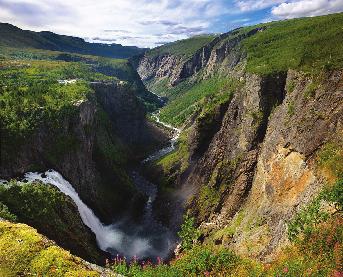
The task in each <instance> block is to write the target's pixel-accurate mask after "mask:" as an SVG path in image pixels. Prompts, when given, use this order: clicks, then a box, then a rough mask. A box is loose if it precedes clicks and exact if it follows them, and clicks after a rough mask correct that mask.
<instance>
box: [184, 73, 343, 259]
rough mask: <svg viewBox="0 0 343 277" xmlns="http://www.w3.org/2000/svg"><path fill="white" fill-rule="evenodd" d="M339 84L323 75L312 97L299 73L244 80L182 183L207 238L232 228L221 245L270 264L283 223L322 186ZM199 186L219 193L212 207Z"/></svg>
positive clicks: (336, 127)
mask: <svg viewBox="0 0 343 277" xmlns="http://www.w3.org/2000/svg"><path fill="white" fill-rule="evenodd" d="M286 77H287V79H286ZM266 78H267V79H266ZM342 80H343V72H342V71H336V72H331V73H327V74H326V75H325V76H324V77H322V78H321V82H320V83H319V84H318V86H317V88H316V89H315V91H313V92H312V94H311V96H309V95H307V93H306V92H307V89H308V87H309V86H310V85H311V83H312V82H313V81H312V80H311V79H310V78H308V77H306V76H305V75H304V74H302V73H299V72H294V71H289V72H288V73H287V74H281V75H279V76H277V77H275V76H274V77H258V76H250V77H248V78H247V79H246V83H247V84H246V86H245V87H244V88H243V89H242V91H240V92H239V93H237V94H236V96H235V97H234V99H233V100H232V102H231V103H230V105H229V108H228V110H227V112H226V115H225V117H224V120H223V123H222V126H221V129H220V130H219V132H218V133H217V134H216V135H215V136H214V138H213V140H212V141H211V144H210V146H209V148H208V150H207V152H206V153H205V154H204V156H203V157H202V158H201V159H200V160H199V161H198V162H197V164H196V167H195V169H194V171H193V172H192V173H191V176H190V177H189V178H188V180H187V182H186V184H187V185H188V184H189V185H194V184H195V185H196V186H197V187H198V188H199V193H198V195H196V196H195V197H194V201H191V202H190V204H189V207H188V208H189V209H190V210H191V211H193V213H194V215H196V216H197V218H198V219H199V223H202V227H203V228H204V229H206V232H207V233H211V232H212V234H213V233H215V232H216V230H220V229H223V228H225V227H230V226H231V227H232V226H233V225H234V228H235V233H234V235H233V236H232V237H231V238H228V237H222V238H221V240H219V243H223V244H224V245H226V246H227V247H231V248H234V249H235V250H236V251H237V252H238V253H240V254H244V255H249V256H253V257H258V258H263V259H267V260H268V259H270V258H272V257H273V255H274V254H275V253H276V252H277V251H278V250H279V248H280V246H281V245H284V243H285V242H286V241H287V239H286V222H287V221H288V220H289V219H290V218H291V217H292V216H293V215H294V214H295V213H296V211H297V210H299V209H300V208H301V207H303V206H304V205H306V204H307V203H308V202H309V201H310V200H311V199H312V198H313V197H314V196H315V195H317V193H318V192H319V190H320V189H321V188H322V186H323V185H324V183H325V180H324V178H323V176H321V174H320V173H319V172H318V171H317V170H316V153H317V151H318V150H319V149H320V148H321V146H322V145H324V144H325V143H326V142H329V141H335V140H339V139H340V138H341V135H342V132H343V128H342V117H343V83H342ZM287 84H292V87H293V89H292V91H291V90H287V89H285V88H286V87H287ZM283 97H285V98H284V99H283ZM258 111H262V113H261V114H260V116H257V115H255V114H254V113H255V112H258ZM216 184H218V185H219V187H216ZM204 187H210V188H214V191H219V192H220V197H219V201H217V202H216V203H215V205H212V206H206V201H205V202H204V203H203V206H201V205H199V195H201V193H202V191H203V190H204V189H203V188H204ZM203 209H205V210H206V213H204V212H203ZM205 222H207V223H205Z"/></svg>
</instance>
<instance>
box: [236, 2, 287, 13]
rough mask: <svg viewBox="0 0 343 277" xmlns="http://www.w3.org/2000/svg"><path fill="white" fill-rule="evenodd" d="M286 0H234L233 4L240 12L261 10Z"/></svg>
mask: <svg viewBox="0 0 343 277" xmlns="http://www.w3.org/2000/svg"><path fill="white" fill-rule="evenodd" d="M283 2H286V0H236V1H235V4H236V6H237V7H238V8H239V9H240V11H242V12H248V11H256V10H263V9H266V8H269V7H272V6H275V5H277V4H280V3H283Z"/></svg>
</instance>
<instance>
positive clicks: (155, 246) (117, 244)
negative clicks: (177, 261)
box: [24, 170, 172, 258]
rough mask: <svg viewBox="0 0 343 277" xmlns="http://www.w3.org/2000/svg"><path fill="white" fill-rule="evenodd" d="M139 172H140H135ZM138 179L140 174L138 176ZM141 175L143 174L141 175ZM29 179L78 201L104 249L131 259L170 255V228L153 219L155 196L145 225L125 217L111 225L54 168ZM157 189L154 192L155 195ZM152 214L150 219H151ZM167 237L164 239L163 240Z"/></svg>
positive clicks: (84, 218)
mask: <svg viewBox="0 0 343 277" xmlns="http://www.w3.org/2000/svg"><path fill="white" fill-rule="evenodd" d="M135 174H137V173H135ZM137 178H138V177H137ZM140 178H141V177H140ZM24 180H27V181H29V182H33V181H36V180H38V181H41V182H42V183H44V184H51V185H53V186H55V187H57V188H58V189H59V190H60V191H61V192H62V193H64V194H65V195H68V196H69V197H70V198H71V199H72V200H73V201H74V203H75V204H76V206H77V208H78V211H79V213H80V216H81V219H82V221H83V222H84V224H85V225H87V226H88V227H89V228H90V229H91V230H92V232H93V233H94V234H95V236H96V240H97V243H98V245H99V247H100V249H102V250H104V251H107V252H110V253H112V254H117V253H119V254H121V255H123V256H125V257H127V258H132V257H134V256H137V257H140V258H144V257H150V258H153V257H161V258H164V257H166V256H167V255H168V253H169V251H170V248H171V247H172V245H171V244H172V243H171V239H170V234H169V231H167V230H166V229H165V228H164V229H163V228H157V229H156V224H155V222H154V220H153V218H151V201H153V199H154V197H155V196H151V198H150V199H149V201H148V203H147V210H148V213H149V214H146V215H147V216H145V220H144V221H149V220H150V222H144V225H146V226H141V225H135V224H133V223H132V222H130V221H129V220H126V219H123V220H122V221H119V222H116V223H115V224H111V225H107V226H106V225H104V224H103V223H102V222H101V221H100V220H99V218H98V217H97V216H96V215H95V214H94V212H93V211H92V210H91V209H90V208H89V207H88V206H87V205H86V204H85V203H84V202H83V201H82V200H81V199H80V197H79V195H78V194H77V192H76V191H75V189H74V188H73V186H72V185H71V184H70V183H69V182H68V181H67V180H65V179H64V178H63V176H62V175H61V174H60V173H58V172H57V171H54V170H48V171H46V172H45V173H44V174H42V173H37V172H28V173H26V174H25V179H24ZM155 193H156V191H154V194H155ZM147 217H149V218H150V219H149V218H147ZM152 226H154V231H155V232H153V231H152V232H151V231H147V232H143V231H144V229H146V228H145V227H152ZM162 240H163V241H162Z"/></svg>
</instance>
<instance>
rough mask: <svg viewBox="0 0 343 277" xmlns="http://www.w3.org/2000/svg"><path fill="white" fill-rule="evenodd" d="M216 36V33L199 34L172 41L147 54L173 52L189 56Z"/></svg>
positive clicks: (154, 54) (185, 56) (155, 54)
mask: <svg viewBox="0 0 343 277" xmlns="http://www.w3.org/2000/svg"><path fill="white" fill-rule="evenodd" d="M215 37H216V36H215V35H199V36H194V37H191V38H189V39H184V40H180V41H176V42H171V43H168V44H166V45H163V46H160V47H157V48H154V49H152V50H150V51H148V52H147V53H146V54H147V56H151V57H153V56H159V55H163V54H171V55H176V56H181V57H184V58H189V57H190V56H192V55H193V54H194V53H195V52H196V51H197V50H198V49H200V48H201V47H203V46H204V45H206V44H207V43H209V42H211V41H212V40H213V39H214V38H215Z"/></svg>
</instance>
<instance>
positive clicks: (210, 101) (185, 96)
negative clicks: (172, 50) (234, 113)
mask: <svg viewBox="0 0 343 277" xmlns="http://www.w3.org/2000/svg"><path fill="white" fill-rule="evenodd" d="M179 86H180V85H179ZM239 86H240V83H239V81H237V80H235V79H231V78H222V77H213V78H211V79H208V80H203V81H200V82H199V83H197V84H195V85H194V86H192V87H191V88H189V89H188V90H186V91H183V93H182V94H181V95H179V96H178V97H177V98H175V99H174V100H172V101H171V102H169V103H168V105H167V106H165V107H164V108H162V110H161V113H160V118H161V120H162V121H165V122H168V123H170V124H173V125H176V126H181V125H182V124H183V123H184V122H185V121H186V120H187V119H188V118H189V117H190V116H191V115H192V114H193V113H194V112H196V111H199V112H200V111H202V113H206V112H207V110H210V109H214V107H216V106H218V105H220V104H221V103H223V102H225V101H228V100H229V99H230V98H231V97H232V94H233V93H234V92H235V91H236V90H237V89H238V88H239Z"/></svg>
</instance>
